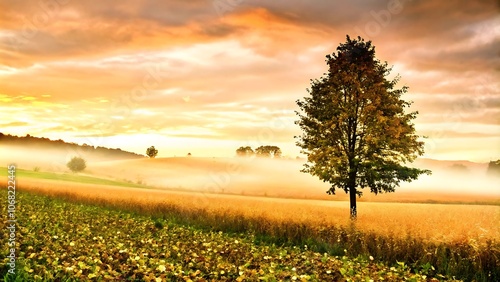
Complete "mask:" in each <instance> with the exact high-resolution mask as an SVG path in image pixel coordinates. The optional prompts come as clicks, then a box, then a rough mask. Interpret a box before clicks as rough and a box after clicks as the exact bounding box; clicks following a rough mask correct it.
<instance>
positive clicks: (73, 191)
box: [19, 179, 500, 243]
mask: <svg viewBox="0 0 500 282" xmlns="http://www.w3.org/2000/svg"><path fill="white" fill-rule="evenodd" d="M19 183H20V190H21V191H32V192H37V193H42V194H47V195H54V196H64V197H65V198H70V199H74V200H76V201H83V202H89V203H92V202H96V203H103V204H105V205H106V206H117V207H126V208H128V209H131V210H141V211H143V212H148V213H155V212H156V211H161V210H164V209H166V208H169V207H171V206H175V207H177V208H179V209H181V210H185V211H187V212H193V213H195V212H198V211H203V212H204V213H210V214H218V215H231V216H236V217H242V218H246V219H248V218H262V219H267V220H269V221H270V222H295V223H302V224H306V225H309V226H312V227H328V226H339V225H340V226H349V225H350V220H349V216H348V212H349V210H348V206H349V203H348V202H345V201H325V200H303V199H281V198H271V197H254V196H237V195H221V194H211V193H202V192H184V191H169V190H162V189H140V188H123V187H113V186H105V185H91V184H80V183H71V182H60V181H54V180H39V179H38V180H30V179H24V180H19ZM498 222H500V206H495V205H457V204H417V203H381V202H360V203H358V219H357V223H356V225H357V227H358V228H359V229H360V230H362V231H367V232H374V233H376V234H380V235H395V236H397V237H401V238H404V237H406V236H411V237H416V238H419V239H423V240H425V241H435V242H454V241H464V240H465V241H471V242H477V243H480V242H485V241H486V240H498V238H500V225H498Z"/></svg>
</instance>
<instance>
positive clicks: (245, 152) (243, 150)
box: [236, 146, 255, 157]
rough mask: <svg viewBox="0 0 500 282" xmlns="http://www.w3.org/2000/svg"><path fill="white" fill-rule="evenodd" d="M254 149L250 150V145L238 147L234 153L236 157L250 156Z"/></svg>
mask: <svg viewBox="0 0 500 282" xmlns="http://www.w3.org/2000/svg"><path fill="white" fill-rule="evenodd" d="M254 153H255V152H254V151H253V150H252V148H251V147H250V146H246V147H243V146H241V147H239V148H238V149H236V155H237V156H238V157H250V156H253V155H254Z"/></svg>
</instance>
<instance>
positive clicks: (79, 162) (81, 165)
mask: <svg viewBox="0 0 500 282" xmlns="http://www.w3.org/2000/svg"><path fill="white" fill-rule="evenodd" d="M66 166H67V167H68V168H69V169H70V170H71V171H72V172H79V171H82V170H84V169H85V168H86V167H87V164H86V162H85V160H84V159H82V158H80V157H73V158H72V159H71V161H69V162H68V163H67V164H66Z"/></svg>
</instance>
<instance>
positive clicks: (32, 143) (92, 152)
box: [0, 132, 145, 161]
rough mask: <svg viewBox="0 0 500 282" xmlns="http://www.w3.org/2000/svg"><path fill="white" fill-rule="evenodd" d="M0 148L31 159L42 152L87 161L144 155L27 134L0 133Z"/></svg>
mask: <svg viewBox="0 0 500 282" xmlns="http://www.w3.org/2000/svg"><path fill="white" fill-rule="evenodd" d="M0 147H3V148H12V149H14V150H16V149H22V151H26V152H32V153H33V155H32V157H33V158H37V155H38V154H37V153H42V152H65V153H68V154H72V153H74V154H75V155H84V156H85V157H86V158H87V159H88V160H89V161H112V160H125V159H140V158H145V156H144V155H140V154H136V153H132V152H127V151H123V150H121V149H119V148H116V149H110V148H105V147H99V146H97V147H94V146H90V145H87V144H83V145H79V144H76V143H70V142H65V141H63V140H61V139H59V140H51V139H49V138H43V137H33V136H30V135H29V134H28V135H26V136H23V137H20V136H14V135H9V134H3V133H1V132H0Z"/></svg>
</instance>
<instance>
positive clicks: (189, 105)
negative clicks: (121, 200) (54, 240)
mask: <svg viewBox="0 0 500 282" xmlns="http://www.w3.org/2000/svg"><path fill="white" fill-rule="evenodd" d="M0 10H2V17H1V18H0V81H1V84H0V103H1V104H0V111H1V112H0V118H1V119H2V123H1V130H2V132H5V133H11V134H20V135H25V134H31V135H35V136H44V137H52V138H56V139H59V138H63V139H66V140H68V141H75V142H80V143H88V144H92V143H96V144H93V145H96V146H110V147H118V146H120V147H121V148H122V149H127V150H133V151H136V152H139V153H143V151H144V148H145V147H148V146H150V145H151V144H155V145H156V146H157V147H159V148H160V149H162V148H163V150H160V154H163V155H164V156H168V155H173V154H178V155H180V154H185V151H186V150H190V151H193V152H196V154H197V155H200V154H201V155H203V154H205V155H207V156H213V155H218V156H231V155H233V154H234V150H235V149H236V148H235V147H234V146H238V145H244V144H251V145H252V146H259V145H267V144H276V145H279V146H280V147H282V150H283V152H284V154H285V155H290V156H295V155H297V154H298V153H299V149H298V148H297V147H296V146H295V144H294V143H295V141H294V139H293V136H294V135H297V134H300V131H299V129H298V128H297V127H296V125H294V120H295V119H296V117H295V115H294V110H296V109H297V107H296V105H295V100H297V99H300V98H302V97H304V96H305V95H307V92H306V91H305V89H306V88H307V87H309V79H312V78H318V77H320V76H321V75H322V74H323V73H324V72H326V70H327V69H326V64H325V55H326V54H329V53H332V52H334V51H335V48H336V46H337V45H338V44H339V43H341V42H344V41H345V35H346V34H350V35H351V36H353V37H354V36H357V35H360V36H362V37H364V38H365V39H368V40H372V41H373V43H374V45H375V46H376V51H377V57H378V58H379V59H380V60H382V61H387V62H388V63H389V64H390V65H391V66H393V75H394V76H395V75H396V74H400V75H401V78H402V79H401V85H403V84H404V85H408V86H409V87H410V95H408V99H411V100H413V101H414V102H415V103H414V104H413V108H412V109H415V110H418V111H419V112H420V115H419V118H418V119H417V128H418V130H419V133H420V134H422V135H427V136H428V137H429V138H428V141H427V142H428V143H429V145H428V151H427V155H426V156H428V157H436V158H457V159H471V160H476V161H488V160H490V159H491V158H500V151H499V148H500V146H499V145H500V121H499V118H498V117H499V116H500V80H499V79H498V73H499V71H500V53H499V52H500V51H499V49H498V46H499V45H500V29H499V28H498V27H499V26H500V17H499V16H498V14H499V13H498V12H499V6H498V2H497V1H493V0H491V1H486V0H484V1H458V0H457V1H444V2H443V1H417V0H388V1H368V2H367V1H361V0H356V1H349V2H345V1H320V0H317V1H304V0H286V1H285V0H279V1H262V0H254V1H252V0H245V1H230V0H213V1H212V0H210V1H206V0H196V1H194V0H193V1H181V0H170V1H132V0H127V1H120V2H119V3H108V2H106V1H95V0H92V1H85V2H81V1H71V0H42V1H3V2H2V3H0ZM126 140H128V141H126Z"/></svg>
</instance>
